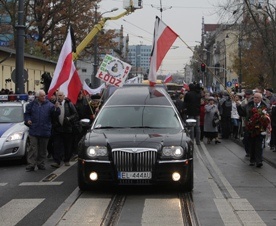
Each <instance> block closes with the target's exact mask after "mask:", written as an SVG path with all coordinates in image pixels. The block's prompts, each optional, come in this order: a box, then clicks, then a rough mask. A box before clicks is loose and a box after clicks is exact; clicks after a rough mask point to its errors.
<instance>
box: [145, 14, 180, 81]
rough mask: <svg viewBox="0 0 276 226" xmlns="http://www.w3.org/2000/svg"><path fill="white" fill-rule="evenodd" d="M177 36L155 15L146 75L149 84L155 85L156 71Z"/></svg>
mask: <svg viewBox="0 0 276 226" xmlns="http://www.w3.org/2000/svg"><path fill="white" fill-rule="evenodd" d="M177 37H178V35H177V34H176V33H175V32H174V31H173V30H172V29H171V28H170V27H168V26H167V25H166V24H164V23H163V21H162V20H160V18H159V17H156V20H155V25H154V36H153V45H152V50H151V58H150V68H149V76H148V80H149V82H150V86H154V85H155V83H156V80H157V71H158V69H159V67H160V65H161V63H162V60H163V59H164V57H165V55H166V54H167V52H168V51H169V49H170V48H171V46H172V44H173V43H174V41H175V39H176V38H177Z"/></svg>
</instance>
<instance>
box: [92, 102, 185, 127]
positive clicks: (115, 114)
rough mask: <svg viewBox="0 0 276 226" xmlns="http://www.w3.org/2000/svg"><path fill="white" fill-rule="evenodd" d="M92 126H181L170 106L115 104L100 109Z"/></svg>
mask: <svg viewBox="0 0 276 226" xmlns="http://www.w3.org/2000/svg"><path fill="white" fill-rule="evenodd" d="M94 128H170V129H172V128H173V129H179V128H181V124H180V121H179V119H178V117H177V114H176V112H175V111H174V110H173V108H171V107H157V106H125V107H123V106H119V107H118V106H116V107H106V108H104V109H102V111H101V113H100V114H99V116H98V118H97V121H96V122H95V124H94Z"/></svg>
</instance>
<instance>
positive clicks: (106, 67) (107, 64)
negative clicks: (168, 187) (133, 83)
mask: <svg viewBox="0 0 276 226" xmlns="http://www.w3.org/2000/svg"><path fill="white" fill-rule="evenodd" d="M130 69H131V65H130V64H127V63H125V62H123V61H121V60H120V59H118V58H116V57H113V56H111V55H105V57H104V59H103V62H102V63H101V66H100V68H99V70H98V72H97V74H96V77H97V78H99V79H101V80H102V81H104V82H105V83H106V84H107V85H108V84H110V85H113V86H117V87H121V86H122V85H123V84H124V82H125V80H126V78H127V75H128V73H129V72H130Z"/></svg>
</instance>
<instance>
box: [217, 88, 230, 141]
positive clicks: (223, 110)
mask: <svg viewBox="0 0 276 226" xmlns="http://www.w3.org/2000/svg"><path fill="white" fill-rule="evenodd" d="M218 107H219V112H220V116H221V123H220V126H221V138H223V139H228V138H229V137H230V134H231V111H232V100H231V98H230V95H229V93H228V92H227V91H225V92H224V93H223V95H222V98H221V99H220V101H219V106H218Z"/></svg>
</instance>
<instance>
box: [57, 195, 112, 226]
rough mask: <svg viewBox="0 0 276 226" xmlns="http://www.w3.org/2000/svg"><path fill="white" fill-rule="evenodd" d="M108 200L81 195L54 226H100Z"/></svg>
mask: <svg viewBox="0 0 276 226" xmlns="http://www.w3.org/2000/svg"><path fill="white" fill-rule="evenodd" d="M110 200H111V198H109V197H108V198H96V197H94V198H90V197H89V195H87V196H86V195H82V196H81V197H80V198H79V199H77V201H76V202H75V203H74V205H73V206H71V208H70V209H69V210H68V212H67V213H66V214H65V215H64V216H63V217H62V219H61V220H60V222H59V223H58V224H56V225H95V226H98V225H101V223H102V218H103V216H104V210H106V209H107V207H108V205H109V203H110Z"/></svg>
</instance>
